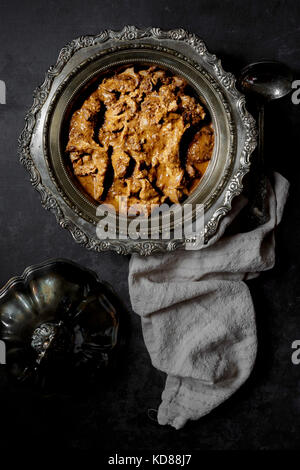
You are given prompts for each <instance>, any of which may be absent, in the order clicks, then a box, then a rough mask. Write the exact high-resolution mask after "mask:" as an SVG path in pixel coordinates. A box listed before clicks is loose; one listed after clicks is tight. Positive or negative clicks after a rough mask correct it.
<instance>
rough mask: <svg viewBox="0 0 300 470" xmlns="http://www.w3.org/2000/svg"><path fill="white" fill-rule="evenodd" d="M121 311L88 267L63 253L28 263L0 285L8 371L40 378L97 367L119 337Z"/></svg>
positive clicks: (109, 358) (0, 331)
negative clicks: (61, 257) (18, 274)
mask: <svg viewBox="0 0 300 470" xmlns="http://www.w3.org/2000/svg"><path fill="white" fill-rule="evenodd" d="M124 315H125V313H124V309H123V306H122V304H121V302H120V300H119V299H118V297H117V296H116V294H115V292H114V291H113V290H112V288H111V286H110V285H109V284H107V283H105V282H102V281H100V280H99V279H98V277H97V275H96V273H94V272H93V271H90V270H89V269H86V268H85V267H83V266H81V265H79V264H77V263H74V262H72V261H69V260H64V259H56V260H49V261H46V262H44V263H41V264H37V265H34V266H29V267H28V268H26V270H25V271H24V273H23V275H22V276H17V277H14V278H12V279H10V280H9V281H8V282H7V284H6V285H5V286H4V287H3V288H2V289H0V338H1V339H2V340H4V341H5V344H6V350H7V361H6V362H7V366H6V367H7V372H8V375H9V376H10V377H12V378H13V379H14V380H16V381H18V382H26V383H27V382H28V383H31V382H32V383H36V384H41V383H42V382H43V383H44V382H45V380H46V379H47V381H49V380H50V379H54V378H55V380H56V377H57V378H58V379H62V377H64V376H66V374H68V376H67V378H68V379H70V378H71V377H72V376H73V375H74V376H75V375H78V374H80V376H81V375H82V374H86V373H87V374H93V373H94V372H95V371H97V370H99V371H101V370H102V369H103V368H105V367H106V366H107V365H110V364H111V363H112V362H113V359H114V354H115V353H116V351H117V350H118V348H119V346H120V345H121V343H122V341H123V340H122V337H123V329H124V327H123V321H124V318H125V317H124ZM120 326H121V328H120ZM121 330H122V334H121Z"/></svg>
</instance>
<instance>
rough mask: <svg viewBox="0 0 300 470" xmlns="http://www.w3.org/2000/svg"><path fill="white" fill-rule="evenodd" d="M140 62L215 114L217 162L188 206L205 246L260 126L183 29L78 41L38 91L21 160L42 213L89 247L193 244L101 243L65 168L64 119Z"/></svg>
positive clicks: (131, 30) (141, 249) (90, 210)
mask: <svg viewBox="0 0 300 470" xmlns="http://www.w3.org/2000/svg"><path fill="white" fill-rule="evenodd" d="M135 62H138V63H147V64H159V65H161V66H162V67H165V68H168V69H170V70H171V71H173V72H174V73H176V74H179V75H181V76H183V77H184V78H185V79H186V80H187V81H188V82H189V84H190V85H191V86H192V87H193V89H194V90H195V92H196V93H198V94H199V96H200V97H201V100H202V101H204V103H205V105H206V107H207V109H208V111H209V113H210V115H211V118H212V123H213V127H214V130H215V148H214V153H213V157H212V161H211V163H210V165H209V167H208V170H207V171H206V173H205V175H204V177H203V179H202V180H201V184H200V185H199V187H197V188H196V190H195V191H194V192H193V193H192V194H191V195H190V196H189V197H188V198H187V199H186V200H185V201H184V203H183V204H186V203H190V204H192V206H193V208H194V207H196V204H200V203H201V204H203V206H204V229H203V238H204V242H205V243H207V242H208V240H209V239H210V238H211V237H212V236H213V235H214V234H215V233H216V232H217V230H218V226H219V222H220V220H221V218H222V217H224V216H225V215H226V214H227V213H228V212H229V211H230V209H231V204H232V200H233V198H234V197H235V196H237V195H239V194H240V193H241V191H242V189H243V183H242V180H243V177H244V175H245V174H246V173H247V172H248V171H249V169H250V155H251V153H252V151H253V150H254V148H255V146H256V125H255V121H254V119H253V118H252V116H251V115H250V114H249V113H248V111H247V110H246V107H245V97H244V96H243V95H242V94H241V93H240V92H239V91H238V90H237V89H236V87H235V78H234V76H233V75H232V74H231V73H227V72H225V71H224V70H223V68H222V66H221V62H220V60H219V59H217V57H216V56H215V55H213V54H210V53H209V52H208V51H207V49H206V46H205V44H204V42H203V41H202V40H201V39H199V38H198V37H197V36H196V35H194V34H191V33H188V32H187V31H184V30H182V29H176V30H171V31H162V30H161V29H159V28H147V29H137V28H135V27H134V26H126V27H124V29H123V30H122V31H117V32H116V31H110V30H106V31H103V32H101V33H100V34H98V35H96V36H83V37H80V38H78V39H75V40H73V41H72V42H71V43H70V44H68V45H67V46H65V47H64V48H63V49H62V50H61V52H60V54H59V57H58V60H57V63H56V64H55V65H54V66H52V67H50V69H49V70H48V72H47V74H46V78H45V81H44V83H43V84H42V85H41V86H40V87H38V88H37V89H36V91H35V92H34V102H33V105H32V107H31V109H30V110H29V112H28V114H27V115H26V118H25V127H24V130H23V132H22V133H21V135H20V138H19V155H20V161H21V163H22V164H23V165H24V166H25V167H26V168H27V170H28V171H29V173H30V179H31V183H32V185H33V186H34V187H35V188H36V189H37V190H38V191H39V193H40V195H41V201H42V205H43V207H45V209H47V210H50V211H51V212H53V213H54V214H55V216H56V219H57V221H58V223H59V224H60V225H61V227H63V228H67V229H68V230H69V231H70V233H71V234H72V236H73V238H74V240H75V241H76V242H78V243H81V244H83V245H84V246H85V247H86V248H87V249H93V250H95V251H98V252H100V251H106V250H114V251H116V252H117V253H120V254H130V253H134V252H135V253H139V254H141V255H150V254H152V253H155V252H164V251H173V250H175V249H177V248H179V247H181V248H184V247H186V245H187V243H189V242H190V240H188V239H186V238H180V239H175V238H171V239H169V240H163V239H155V240H154V239H152V240H151V239H146V238H141V239H138V240H132V239H130V238H127V239H121V237H117V238H115V239H108V240H101V239H99V238H98V237H97V235H96V226H97V222H98V220H99V218H98V217H97V215H96V209H97V206H96V204H95V203H93V202H91V201H90V200H89V199H88V198H87V197H85V196H84V194H83V193H82V192H81V191H79V190H78V188H77V187H76V185H75V184H74V182H73V181H72V178H71V176H70V172H68V169H67V165H66V162H65V157H64V145H63V142H64V132H65V130H66V121H67V117H68V115H69V113H70V109H71V108H72V106H74V102H75V101H76V99H78V96H79V95H80V94H81V93H82V92H83V90H87V89H88V87H89V86H91V84H92V83H93V82H94V81H95V80H96V79H97V78H98V77H99V76H100V75H101V74H102V73H104V72H106V71H107V70H109V69H110V68H112V67H116V66H119V65H124V64H131V63H135ZM194 215H195V212H193V217H194Z"/></svg>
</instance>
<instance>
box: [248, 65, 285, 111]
mask: <svg viewBox="0 0 300 470" xmlns="http://www.w3.org/2000/svg"><path fill="white" fill-rule="evenodd" d="M292 81H293V76H292V73H291V71H290V69H289V68H288V67H287V66H286V65H284V64H282V63H281V62H277V61H272V60H261V61H259V62H253V63H252V64H249V65H247V66H246V67H245V68H244V69H243V70H242V71H241V74H240V79H239V86H240V88H241V90H242V91H243V92H244V93H245V94H247V95H252V96H253V97H254V98H256V99H257V100H258V101H264V102H268V101H271V100H276V99H279V98H282V97H283V96H285V95H287V94H288V93H290V91H291V90H292Z"/></svg>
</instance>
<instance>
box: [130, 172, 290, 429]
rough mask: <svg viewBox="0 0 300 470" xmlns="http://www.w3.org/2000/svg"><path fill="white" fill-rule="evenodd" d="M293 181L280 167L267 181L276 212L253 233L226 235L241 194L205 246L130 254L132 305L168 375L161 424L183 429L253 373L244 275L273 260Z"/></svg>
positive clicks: (251, 317) (251, 315) (251, 316)
mask: <svg viewBox="0 0 300 470" xmlns="http://www.w3.org/2000/svg"><path fill="white" fill-rule="evenodd" d="M288 187H289V183H288V181H287V180H286V179H285V178H284V177H283V176H281V175H280V174H278V173H275V174H274V184H273V187H272V186H271V184H270V183H268V205H269V214H270V219H269V221H268V222H267V223H265V224H263V225H260V226H259V227H257V228H256V229H254V230H252V231H250V232H246V233H237V234H234V235H226V233H225V234H224V232H225V229H226V227H227V226H228V225H229V224H230V223H231V222H232V221H233V219H234V218H235V217H236V216H238V214H239V212H240V211H241V209H242V208H243V207H244V206H245V204H246V203H247V201H246V200H245V198H243V197H240V198H236V200H235V201H234V205H233V210H232V211H231V213H230V214H229V215H228V216H227V217H225V218H224V219H223V221H222V222H221V227H220V231H219V232H218V235H216V236H215V237H214V239H212V240H210V243H209V245H206V246H205V247H203V248H202V249H201V250H199V251H178V252H175V253H170V254H163V255H154V256H150V257H146V258H143V257H140V256H139V255H133V256H132V257H131V261H130V266H129V292H130V298H131V303H132V307H133V310H134V311H135V312H136V313H137V314H138V315H140V316H141V319H142V329H143V336H144V340H145V344H146V347H147V349H148V351H149V354H150V357H151V361H152V364H153V366H154V367H156V368H157V369H159V370H161V371H163V372H165V373H166V374H167V380H166V385H165V390H164V391H163V394H162V403H161V404H160V407H159V410H158V422H159V423H160V424H170V425H171V426H173V427H174V428H176V429H179V428H181V427H182V426H184V424H185V423H186V421H187V420H189V419H192V420H195V419H198V418H200V417H202V416H204V415H206V414H207V413H209V412H210V411H211V410H213V409H214V408H215V407H217V406H218V405H219V404H221V403H222V402H224V401H225V400H226V399H227V398H228V397H230V396H231V395H232V394H233V393H234V392H235V391H236V390H237V389H238V388H239V387H240V386H241V385H242V384H243V383H244V382H245V380H246V379H247V378H248V376H249V374H250V372H251V370H252V368H253V365H254V361H255V357H256V349H257V337H256V325H255V312H254V308H253V303H252V299H251V295H250V292H249V289H248V287H247V285H246V284H245V283H244V282H243V281H245V280H248V279H251V278H254V277H256V276H258V274H259V272H260V271H265V270H267V269H271V268H272V267H273V266H274V262H275V250H274V248H275V240H274V228H275V227H276V225H277V224H278V223H279V222H280V220H281V217H282V213H283V209H284V205H285V201H286V198H287V194H288ZM222 235H224V236H222ZM221 236H222V238H221Z"/></svg>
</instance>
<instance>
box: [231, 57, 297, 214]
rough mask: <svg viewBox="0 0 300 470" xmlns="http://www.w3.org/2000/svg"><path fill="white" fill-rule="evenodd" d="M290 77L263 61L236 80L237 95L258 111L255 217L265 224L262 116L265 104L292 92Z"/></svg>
mask: <svg viewBox="0 0 300 470" xmlns="http://www.w3.org/2000/svg"><path fill="white" fill-rule="evenodd" d="M292 81H293V76H292V73H291V71H290V69H289V68H288V67H287V66H285V65H284V64H282V63H281V62H277V61H273V60H267V59H263V60H260V61H259V62H253V63H252V64H249V65H247V66H246V67H245V68H243V70H242V71H241V74H240V78H239V80H238V84H239V88H240V89H241V91H242V92H243V93H244V94H246V95H249V97H252V98H253V99H254V100H255V101H256V106H257V109H258V132H259V134H258V164H259V166H260V168H259V171H260V174H261V176H262V177H261V178H260V181H259V192H262V193H264V194H262V195H261V196H262V204H261V210H260V209H259V208H257V206H255V207H254V208H253V209H254V212H255V215H256V216H257V217H258V218H259V219H260V223H264V222H265V221H266V217H265V213H266V207H265V201H264V199H265V193H266V184H265V176H264V115H265V104H266V103H268V102H269V101H272V100H276V99H279V98H282V97H283V96H286V95H287V94H288V93H290V92H291V90H292Z"/></svg>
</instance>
